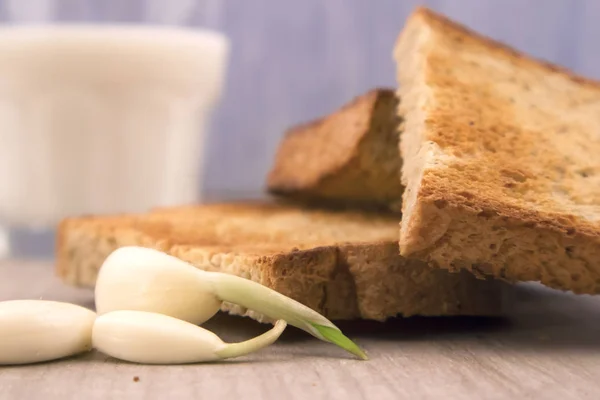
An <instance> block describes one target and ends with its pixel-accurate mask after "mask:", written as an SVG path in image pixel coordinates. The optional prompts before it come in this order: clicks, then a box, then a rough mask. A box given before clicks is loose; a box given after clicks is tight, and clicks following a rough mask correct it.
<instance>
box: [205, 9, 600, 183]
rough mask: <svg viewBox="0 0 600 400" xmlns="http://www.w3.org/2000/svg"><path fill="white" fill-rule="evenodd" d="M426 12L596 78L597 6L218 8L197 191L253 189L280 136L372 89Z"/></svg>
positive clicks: (388, 78)
mask: <svg viewBox="0 0 600 400" xmlns="http://www.w3.org/2000/svg"><path fill="white" fill-rule="evenodd" d="M417 4H426V5H428V6H430V7H432V8H433V9H436V10H439V11H441V12H443V13H446V14H447V15H449V16H450V17H452V18H455V19H456V20H458V21H460V22H462V23H465V24H467V25H468V26H470V27H472V28H474V29H476V30H478V31H480V32H482V33H485V34H487V35H490V36H492V37H494V38H496V39H499V40H502V41H504V42H506V43H508V44H510V45H513V46H515V47H517V48H519V49H521V50H524V51H526V52H528V53H531V54H532V55H534V56H537V57H541V58H544V59H547V60H550V61H553V62H557V63H560V64H562V65H564V66H566V67H568V68H571V69H573V70H575V71H577V72H579V73H582V74H586V75H590V76H592V77H600V43H599V42H600V22H599V21H600V1H599V0H437V1H436V0H430V1H407V0H370V1H369V0H302V1H300V0H289V1H288V0H283V1H282V0H279V1H277V0H253V1H241V0H240V1H235V0H234V1H229V2H224V3H223V8H222V10H220V13H219V18H218V23H217V27H218V28H219V29H222V30H223V31H224V32H225V33H226V34H227V35H229V36H230V38H231V40H232V44H233V53H232V58H231V65H230V71H229V74H228V84H227V85H228V86H227V88H226V91H225V96H224V98H223V103H222V107H221V109H220V110H219V113H218V115H217V118H216V120H215V123H214V129H213V131H212V136H211V137H210V142H209V149H210V151H209V156H208V166H207V170H206V173H207V175H206V187H207V188H208V189H210V190H229V189H232V188H233V189H244V190H256V189H260V187H261V185H262V183H263V178H264V175H265V173H266V172H267V171H268V168H269V165H270V162H271V159H272V157H273V153H274V151H275V149H276V146H277V143H278V140H279V139H280V137H281V135H282V133H283V131H284V129H285V128H286V127H287V126H288V125H290V124H293V123H297V122H300V121H302V120H304V119H307V118H312V117H315V116H317V115H319V114H321V113H325V112H329V111H331V110H332V109H333V108H335V107H337V106H338V105H340V104H341V103H343V102H345V101H347V100H348V99H349V98H350V97H352V96H354V95H356V94H359V93H360V92H362V91H365V90H367V89H368V88H370V87H373V86H377V85H394V82H395V78H394V65H393V62H392V59H391V49H392V46H393V43H394V41H395V39H396V36H397V34H398V32H399V30H400V29H401V27H402V25H403V23H404V20H405V19H406V17H407V15H408V14H409V13H410V12H411V10H412V9H413V8H414V6H415V5H417Z"/></svg>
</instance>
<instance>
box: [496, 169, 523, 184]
mask: <svg viewBox="0 0 600 400" xmlns="http://www.w3.org/2000/svg"><path fill="white" fill-rule="evenodd" d="M500 173H501V174H502V175H503V176H504V177H506V178H509V179H512V180H513V181H516V182H525V181H526V180H527V177H526V176H525V174H524V173H522V172H521V171H519V170H510V169H503V170H500Z"/></svg>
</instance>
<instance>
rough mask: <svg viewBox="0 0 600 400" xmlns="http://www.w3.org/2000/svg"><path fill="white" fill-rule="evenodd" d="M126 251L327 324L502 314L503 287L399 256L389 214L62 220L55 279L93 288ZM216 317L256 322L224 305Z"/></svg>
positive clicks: (264, 207)
mask: <svg viewBox="0 0 600 400" xmlns="http://www.w3.org/2000/svg"><path fill="white" fill-rule="evenodd" d="M130 245H136V246H143V247H150V248H154V249H157V250H161V251H164V252H166V253H169V254H171V255H173V256H176V257H179V258H181V259H183V260H185V261H188V262H190V263H191V264H193V265H195V266H196V267H198V268H201V269H205V270H210V271H221V272H226V273H230V274H234V275H238V276H242V277H244V278H248V279H252V280H254V281H256V282H259V283H261V284H263V285H265V286H268V287H270V288H273V289H274V290H277V291H278V292H280V293H282V294H284V295H286V296H289V297H292V298H294V299H296V300H297V301H300V302H301V303H304V304H306V305H307V306H309V307H311V308H313V309H315V310H316V311H318V312H320V313H322V314H323V315H325V316H326V317H328V318H330V319H335V320H347V319H358V318H362V319H371V320H385V319H386V318H388V317H392V316H396V315H398V314H400V315H404V316H411V315H425V316H427V315H429V316H434V315H485V316H493V315H499V314H501V313H502V301H503V299H502V295H503V292H504V287H505V284H504V283H502V282H499V281H492V280H479V279H476V278H475V277H474V276H472V274H469V273H467V272H464V271H463V272H462V273H459V274H453V273H449V272H447V271H443V270H440V269H431V268H428V267H427V265H425V264H424V263H421V262H419V261H408V260H406V259H404V258H402V257H401V256H399V255H398V220H397V216H389V215H383V214H381V213H357V212H351V211H344V212H341V211H340V212H333V211H330V212H325V211H320V210H312V209H303V208H297V207H293V206H289V205H283V204H275V203H263V202H257V203H224V204H206V205H200V206H189V207H178V208H168V209H160V210H155V211H153V212H151V213H148V214H143V215H124V216H106V217H81V218H71V219H67V220H64V221H63V222H62V223H61V225H60V227H59V231H58V242H57V246H58V247H57V265H56V268H57V270H56V271H57V274H58V275H59V276H60V277H61V278H62V279H63V280H64V281H65V282H66V283H69V284H72V285H78V286H87V287H92V286H93V285H94V283H95V280H96V277H97V272H98V269H99V267H100V266H101V264H102V262H103V261H104V259H105V258H106V257H107V256H108V255H109V254H110V253H111V252H112V251H114V250H115V249H117V248H118V247H122V246H130ZM224 310H228V311H230V312H231V313H234V314H241V315H249V316H251V317H254V318H257V319H259V320H260V318H261V316H257V315H253V314H252V313H248V314H246V310H244V309H241V308H239V307H236V306H232V305H225V306H224Z"/></svg>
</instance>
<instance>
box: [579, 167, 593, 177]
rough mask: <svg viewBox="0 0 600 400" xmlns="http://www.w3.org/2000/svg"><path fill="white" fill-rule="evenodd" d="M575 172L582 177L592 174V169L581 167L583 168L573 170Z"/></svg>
mask: <svg viewBox="0 0 600 400" xmlns="http://www.w3.org/2000/svg"><path fill="white" fill-rule="evenodd" d="M575 173H576V174H577V175H579V176H581V177H582V178H587V177H589V176H592V175H593V174H594V170H593V169H592V168H583V169H580V170H577V171H575Z"/></svg>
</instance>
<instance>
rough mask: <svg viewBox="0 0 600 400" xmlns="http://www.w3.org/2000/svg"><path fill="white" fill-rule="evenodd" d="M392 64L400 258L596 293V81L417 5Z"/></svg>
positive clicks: (599, 273) (599, 121)
mask: <svg viewBox="0 0 600 400" xmlns="http://www.w3.org/2000/svg"><path fill="white" fill-rule="evenodd" d="M394 58H395V60H396V63H397V79H398V83H399V90H398V95H399V96H401V98H402V102H401V104H400V105H399V114H400V115H401V116H402V117H403V118H404V125H403V133H402V138H401V141H400V150H401V156H402V158H403V163H404V165H403V170H402V181H403V183H404V184H405V185H406V190H405V193H404V198H403V210H402V211H403V218H402V223H401V233H400V253H401V254H402V255H404V256H410V257H415V258H418V259H421V260H424V261H426V262H429V263H430V264H432V265H437V266H440V267H443V268H447V269H450V270H459V269H463V268H464V269H468V270H471V271H472V272H474V273H475V274H477V275H486V276H495V277H500V278H502V279H505V280H507V281H511V282H514V281H541V282H542V283H543V284H545V285H547V286H550V287H552V288H557V289H562V290H571V291H573V292H575V293H600V161H599V160H600V159H599V158H598V154H599V153H600V136H599V133H598V132H600V84H599V83H598V82H594V81H591V80H588V79H585V78H582V77H579V76H576V75H574V74H572V73H571V72H569V71H567V70H564V69H561V68H559V67H557V66H554V65H551V64H549V63H546V62H543V61H540V60H536V59H534V58H531V57H528V56H526V55H524V54H521V53H520V52H518V51H516V50H514V49H512V48H509V47H507V46H505V45H502V44H500V43H497V42H495V41H493V40H491V39H489V38H486V37H484V36H482V35H479V34H477V33H475V32H473V31H471V30H469V29H467V28H465V27H464V26H461V25H459V24H457V23H455V22H452V21H450V20H449V19H447V18H446V17H444V16H441V15H438V14H436V13H434V12H432V11H430V10H428V9H426V8H419V9H417V10H416V11H415V12H414V14H412V15H411V16H410V17H409V19H408V21H407V23H406V26H405V27H404V29H403V31H402V32H401V34H400V36H399V37H398V40H397V43H396V46H395V49H394Z"/></svg>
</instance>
